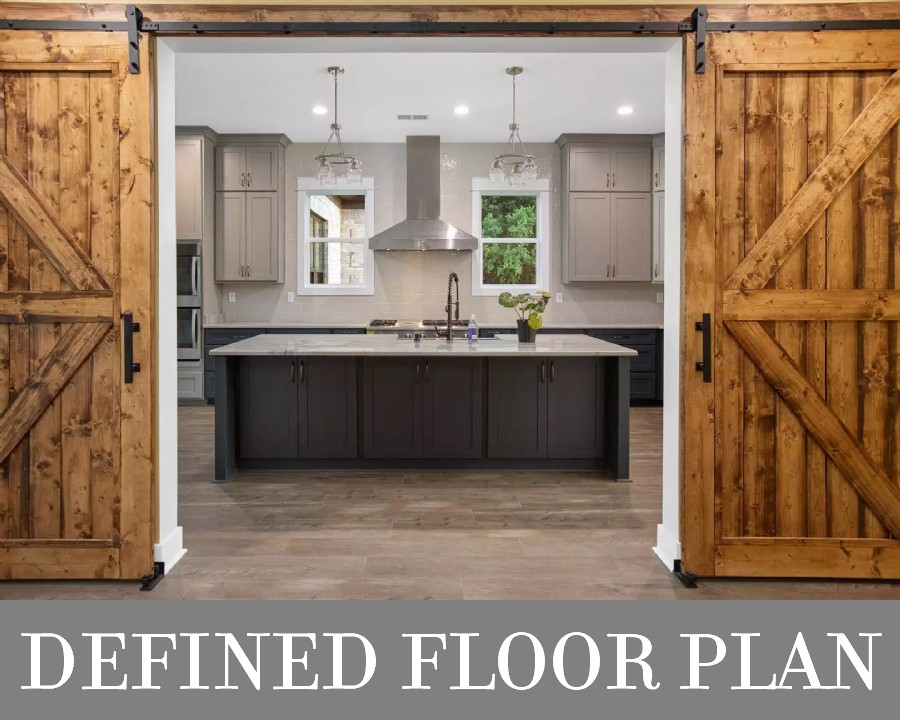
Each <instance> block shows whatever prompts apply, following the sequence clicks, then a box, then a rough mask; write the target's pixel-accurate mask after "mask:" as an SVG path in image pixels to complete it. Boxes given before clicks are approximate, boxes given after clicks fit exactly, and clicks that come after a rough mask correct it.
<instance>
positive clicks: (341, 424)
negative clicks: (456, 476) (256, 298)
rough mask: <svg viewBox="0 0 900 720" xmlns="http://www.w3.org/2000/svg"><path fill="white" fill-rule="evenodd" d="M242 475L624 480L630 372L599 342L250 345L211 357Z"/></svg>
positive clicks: (224, 468) (612, 348) (231, 468)
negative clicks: (421, 472) (591, 473)
mask: <svg viewBox="0 0 900 720" xmlns="http://www.w3.org/2000/svg"><path fill="white" fill-rule="evenodd" d="M213 354H214V356H215V358H216V383H217V388H216V397H217V400H216V478H215V479H216V481H218V482H224V481H227V480H229V479H231V477H232V476H233V475H234V474H235V472H237V471H240V470H251V469H252V470H266V469H268V470H277V469H286V470H304V469H306V470H314V469H334V470H339V469H347V470H351V469H369V470H371V469H385V470H386V469H417V468H420V469H470V470H478V469H484V470H495V471H497V470H553V469H556V470H596V471H603V472H608V473H610V474H611V475H612V476H613V477H615V478H616V479H618V480H627V479H628V416H629V363H630V357H631V356H632V355H634V351H632V350H629V349H627V348H622V347H619V346H616V345H612V344H610V343H607V342H604V341H602V340H596V339H593V338H588V337H585V336H583V335H579V336H555V337H554V338H553V339H552V340H551V339H547V340H543V341H542V342H539V343H538V344H537V345H536V346H520V345H519V344H518V343H516V342H515V341H513V340H508V339H504V340H481V341H479V342H478V343H477V344H476V345H474V346H471V345H468V343H466V342H465V341H464V340H463V341H456V342H455V343H454V344H453V346H452V347H451V346H448V345H447V344H446V342H445V341H433V340H432V341H422V342H421V343H418V344H414V343H413V341H411V340H410V341H402V340H396V339H394V338H389V339H386V338H381V337H372V336H361V337H348V338H340V339H339V338H332V337H327V336H293V337H292V336H279V337H277V338H273V337H272V336H260V337H258V338H253V339H248V340H244V341H241V342H238V343H235V344H233V345H229V346H226V347H222V348H218V349H216V350H215V351H214V353H213Z"/></svg>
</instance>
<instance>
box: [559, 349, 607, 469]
mask: <svg viewBox="0 0 900 720" xmlns="http://www.w3.org/2000/svg"><path fill="white" fill-rule="evenodd" d="M548 362H549V365H550V371H549V372H548V373H547V376H548V379H549V383H548V384H547V457H548V458H559V459H567V458H598V457H603V456H604V454H605V453H604V441H605V437H604V430H603V416H604V412H603V403H604V397H605V396H604V387H603V378H604V375H603V373H602V372H601V363H600V362H598V360H597V359H596V358H590V357H556V358H550V359H549V361H548Z"/></svg>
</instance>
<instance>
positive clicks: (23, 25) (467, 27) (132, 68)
mask: <svg viewBox="0 0 900 720" xmlns="http://www.w3.org/2000/svg"><path fill="white" fill-rule="evenodd" d="M707 18H708V13H707V9H706V6H705V5H698V6H697V7H696V8H695V9H694V11H693V12H692V13H691V19H690V21H689V22H590V21H588V22H558V23H554V22H507V21H498V22H442V21H434V22H431V21H412V22H379V23H372V22H352V21H351V22H319V21H315V22H287V23H285V22H267V21H261V22H253V21H244V22H217V21H206V20H197V21H190V20H182V21H172V22H155V21H154V20H152V19H148V18H147V17H145V16H144V14H143V13H142V12H141V9H140V8H139V7H137V6H136V5H128V6H127V8H126V10H125V20H124V21H122V22H100V21H96V20H0V28H4V29H8V30H86V31H92V32H97V31H101V32H127V33H128V46H129V66H128V70H129V72H131V73H139V72H140V71H141V66H140V58H139V53H138V42H139V41H140V35H141V33H157V34H159V35H220V36H221V35H257V36H260V35H442V36H448V35H592V34H596V35H604V34H613V35H623V34H633V35H684V34H688V33H691V34H694V35H695V36H696V37H695V43H696V49H697V54H696V55H697V61H696V65H695V68H694V69H695V71H696V72H697V74H701V75H702V74H703V73H704V72H705V71H706V34H707V33H709V32H721V33H730V32H765V31H777V32H786V31H788V32H789V31H804V32H820V31H822V30H900V18H898V19H895V20H788V21H745V22H707Z"/></svg>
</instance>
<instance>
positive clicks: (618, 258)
mask: <svg viewBox="0 0 900 720" xmlns="http://www.w3.org/2000/svg"><path fill="white" fill-rule="evenodd" d="M650 196H651V193H612V266H613V271H612V277H611V278H610V279H611V280H613V281H616V282H647V281H648V280H650V265H651V244H652V241H651V237H650V234H651V232H650V213H651V197H650Z"/></svg>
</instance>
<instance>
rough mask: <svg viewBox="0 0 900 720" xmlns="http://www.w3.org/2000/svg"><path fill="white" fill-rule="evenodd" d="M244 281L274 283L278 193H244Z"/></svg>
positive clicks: (276, 277)
mask: <svg viewBox="0 0 900 720" xmlns="http://www.w3.org/2000/svg"><path fill="white" fill-rule="evenodd" d="M246 198H247V232H246V249H245V251H244V252H245V256H244V257H245V260H244V262H245V263H246V268H245V270H244V273H245V279H246V280H266V281H270V282H277V281H278V193H273V192H248V193H246Z"/></svg>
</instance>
